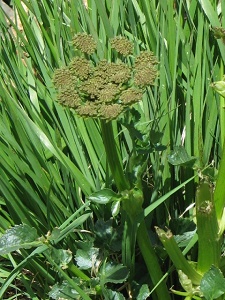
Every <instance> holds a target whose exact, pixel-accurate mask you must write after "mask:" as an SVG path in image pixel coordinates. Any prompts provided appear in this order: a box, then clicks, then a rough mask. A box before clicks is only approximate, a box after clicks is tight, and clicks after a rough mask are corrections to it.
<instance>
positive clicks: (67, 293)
mask: <svg viewBox="0 0 225 300" xmlns="http://www.w3.org/2000/svg"><path fill="white" fill-rule="evenodd" d="M49 296H50V298H51V299H56V300H58V299H66V300H73V299H81V298H80V296H79V294H78V292H77V291H76V290H75V289H73V288H72V287H71V286H70V285H69V283H68V282H67V281H63V283H62V284H55V285H54V286H53V287H52V289H51V291H50V292H49Z"/></svg>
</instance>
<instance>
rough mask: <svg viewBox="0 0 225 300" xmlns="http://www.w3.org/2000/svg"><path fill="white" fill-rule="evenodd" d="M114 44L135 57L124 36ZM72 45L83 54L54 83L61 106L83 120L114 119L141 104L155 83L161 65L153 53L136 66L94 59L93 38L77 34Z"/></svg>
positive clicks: (140, 57)
mask: <svg viewBox="0 0 225 300" xmlns="http://www.w3.org/2000/svg"><path fill="white" fill-rule="evenodd" d="M111 43H112V48H114V49H115V50H116V51H118V52H119V53H120V54H122V55H123V56H126V55H129V54H132V50H133V45H132V43H131V42H130V41H129V40H127V39H126V38H125V37H115V38H113V39H111ZM73 44H74V46H75V48H76V49H79V50H80V51H81V52H83V53H84V55H80V56H76V57H75V58H74V59H72V61H71V62H70V63H69V64H68V66H65V67H62V68H60V69H58V70H56V71H55V74H54V78H53V83H54V85H55V87H56V89H57V91H58V101H59V103H61V104H62V105H64V106H67V107H70V108H73V109H75V111H76V113H77V114H78V115H80V116H82V117H92V118H101V119H106V120H112V119H115V118H117V117H118V116H119V115H120V114H121V113H122V112H123V111H125V110H126V109H127V108H128V107H129V106H131V105H133V104H135V103H137V102H138V101H140V100H141V99H142V96H143V93H144V90H145V88H146V87H147V86H149V85H151V84H153V83H154V81H155V78H156V76H157V69H156V66H157V64H158V63H157V60H156V58H155V57H154V55H153V53H152V52H148V51H144V52H141V53H140V55H138V56H136V57H134V63H133V64H132V63H130V62H128V61H126V59H125V58H124V61H123V62H122V61H121V60H119V59H117V60H116V61H114V62H111V61H108V60H106V59H101V60H99V61H97V60H96V55H95V57H94V58H95V59H92V56H91V54H92V53H93V51H95V49H96V43H95V41H94V39H93V37H92V36H90V35H87V34H84V33H78V34H77V35H76V36H75V37H74V39H73ZM86 54H89V55H90V56H88V58H87V55H86Z"/></svg>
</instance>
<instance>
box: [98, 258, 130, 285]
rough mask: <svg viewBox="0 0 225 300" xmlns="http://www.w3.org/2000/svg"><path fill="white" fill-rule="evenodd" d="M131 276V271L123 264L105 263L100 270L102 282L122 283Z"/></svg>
mask: <svg viewBox="0 0 225 300" xmlns="http://www.w3.org/2000/svg"><path fill="white" fill-rule="evenodd" d="M128 275H129V270H128V268H127V267H125V266H123V265H122V264H118V265H116V264H114V263H105V264H103V266H102V268H101V270H100V282H101V283H102V284H103V285H104V284H106V283H107V282H111V283H122V282H124V281H125V280H126V279H127V277H128Z"/></svg>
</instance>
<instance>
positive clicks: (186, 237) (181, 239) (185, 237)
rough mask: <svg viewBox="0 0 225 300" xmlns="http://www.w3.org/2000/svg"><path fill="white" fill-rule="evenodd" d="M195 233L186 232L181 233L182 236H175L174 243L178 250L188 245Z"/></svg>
mask: <svg viewBox="0 0 225 300" xmlns="http://www.w3.org/2000/svg"><path fill="white" fill-rule="evenodd" d="M195 233H196V230H193V231H187V232H185V233H183V234H182V235H179V234H178V235H175V236H174V238H175V241H176V242H177V244H178V246H179V247H180V248H183V247H186V246H187V245H188V243H189V242H190V240H191V239H192V238H193V236H194V235H195Z"/></svg>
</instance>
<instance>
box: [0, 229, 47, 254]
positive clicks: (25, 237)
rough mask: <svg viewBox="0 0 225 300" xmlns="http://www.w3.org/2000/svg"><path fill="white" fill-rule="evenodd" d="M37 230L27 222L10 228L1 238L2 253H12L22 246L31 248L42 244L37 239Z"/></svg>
mask: <svg viewBox="0 0 225 300" xmlns="http://www.w3.org/2000/svg"><path fill="white" fill-rule="evenodd" d="M37 238H38V235H37V230H36V229H35V228H33V227H30V226H28V225H26V224H22V225H16V226H14V227H12V228H10V229H8V230H7V231H6V232H5V233H4V234H3V235H2V236H1V238H0V255H3V254H7V253H10V252H12V251H15V250H18V249H20V248H23V249H29V248H31V247H37V246H40V245H41V244H42V242H41V241H37Z"/></svg>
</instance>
